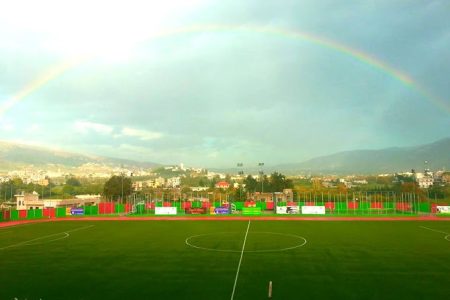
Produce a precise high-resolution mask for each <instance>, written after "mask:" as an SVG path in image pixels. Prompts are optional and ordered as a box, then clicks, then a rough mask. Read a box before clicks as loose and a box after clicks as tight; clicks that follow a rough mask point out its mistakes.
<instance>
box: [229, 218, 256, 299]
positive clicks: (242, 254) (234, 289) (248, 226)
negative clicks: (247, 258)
mask: <svg viewBox="0 0 450 300" xmlns="http://www.w3.org/2000/svg"><path fill="white" fill-rule="evenodd" d="M250 222H251V221H250V220H248V225H247V231H246V232H245V237H244V243H243V244H242V250H241V258H240V259H239V264H238V268H237V271H236V277H235V278H234V285H233V292H232V293H231V300H233V299H234V292H235V291H236V284H237V280H238V277H239V270H240V269H241V263H242V257H243V256H244V250H245V243H246V242H247V235H248V229H249V228H250Z"/></svg>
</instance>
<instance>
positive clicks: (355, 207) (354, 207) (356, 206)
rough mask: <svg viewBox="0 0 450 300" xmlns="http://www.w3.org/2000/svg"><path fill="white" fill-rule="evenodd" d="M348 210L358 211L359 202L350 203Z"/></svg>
mask: <svg viewBox="0 0 450 300" xmlns="http://www.w3.org/2000/svg"><path fill="white" fill-rule="evenodd" d="M347 207H348V209H358V207H359V203H358V202H354V201H352V202H349V203H348V206H347Z"/></svg>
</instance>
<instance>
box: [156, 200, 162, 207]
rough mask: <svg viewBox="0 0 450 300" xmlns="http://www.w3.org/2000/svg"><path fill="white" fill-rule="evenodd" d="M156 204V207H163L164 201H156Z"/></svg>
mask: <svg viewBox="0 0 450 300" xmlns="http://www.w3.org/2000/svg"><path fill="white" fill-rule="evenodd" d="M155 206H156V207H162V206H163V203H162V201H158V202H156V203H155Z"/></svg>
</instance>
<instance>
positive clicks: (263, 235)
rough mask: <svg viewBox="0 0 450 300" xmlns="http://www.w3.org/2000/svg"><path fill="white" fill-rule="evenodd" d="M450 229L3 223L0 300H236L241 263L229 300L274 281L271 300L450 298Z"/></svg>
mask: <svg viewBox="0 0 450 300" xmlns="http://www.w3.org/2000/svg"><path fill="white" fill-rule="evenodd" d="M423 227H427V228H428V229H425V228H423ZM247 228H248V233H247ZM449 234H450V222H445V221H442V222H441V221H437V222H417V221H412V222H409V221H401V222H373V221H372V222H369V221H367V222H366V221H364V222H350V221H335V222H320V221H312V222H308V221H258V220H252V221H251V223H250V224H249V223H248V221H97V222H88V221H63V222H49V223H36V224H30V225H20V226H16V227H9V228H2V229H0V255H1V258H0V299H15V298H17V299H19V300H21V299H28V300H32V299H42V300H47V299H166V300H168V299H231V297H232V290H233V286H234V283H235V279H236V275H237V269H238V265H239V262H240V261H241V264H240V269H239V273H238V277H237V281H236V286H235V293H234V299H267V298H268V296H267V292H268V283H269V281H272V282H273V299H448V297H449V295H450V236H449ZM246 236H247V238H246V242H245V249H244V253H241V251H242V246H243V242H244V238H245V237H246ZM446 238H447V239H446ZM186 239H187V242H188V243H189V244H190V245H191V246H190V245H187V244H186ZM241 254H242V256H241ZM241 257H242V260H241Z"/></svg>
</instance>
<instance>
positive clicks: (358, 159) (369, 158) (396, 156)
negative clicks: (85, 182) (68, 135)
mask: <svg viewBox="0 0 450 300" xmlns="http://www.w3.org/2000/svg"><path fill="white" fill-rule="evenodd" d="M87 163H96V164H101V165H107V166H110V167H119V166H123V167H126V168H154V167H158V166H161V165H160V164H158V163H155V162H139V161H133V160H127V159H118V158H110V157H102V156H90V155H83V154H75V153H69V152H65V151H58V150H52V149H48V148H43V147H36V146H29V145H23V144H17V143H11V142H1V141H0V171H9V170H14V169H18V168H21V167H24V166H29V165H34V166H36V167H41V168H45V167H46V166H50V165H52V166H55V165H57V166H62V167H68V168H73V167H79V166H81V165H83V164H87ZM424 168H430V169H434V170H436V169H446V170H449V169H450V137H448V138H444V139H441V140H439V141H436V142H433V143H430V144H425V145H419V146H414V147H393V148H385V149H379V150H353V151H344V152H338V153H335V154H331V155H326V156H320V157H316V158H312V159H309V160H306V161H303V162H299V163H291V164H281V165H276V166H265V167H264V171H265V172H266V173H268V172H272V171H278V172H281V173H285V174H301V173H303V174H380V173H392V172H401V171H410V170H411V169H416V170H423V169H424ZM216 171H222V172H226V173H237V172H238V171H239V170H237V169H236V168H234V169H226V170H223V169H221V170H219V169H216ZM245 171H246V173H250V172H256V171H257V170H256V169H255V170H249V169H246V170H245Z"/></svg>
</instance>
